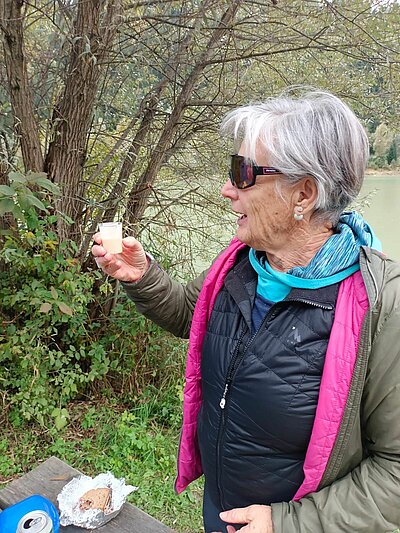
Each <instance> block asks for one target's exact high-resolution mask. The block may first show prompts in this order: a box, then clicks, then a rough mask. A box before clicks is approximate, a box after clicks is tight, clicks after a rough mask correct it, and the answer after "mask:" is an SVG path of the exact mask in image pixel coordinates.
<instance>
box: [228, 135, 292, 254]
mask: <svg viewBox="0 0 400 533" xmlns="http://www.w3.org/2000/svg"><path fill="white" fill-rule="evenodd" d="M263 152H265V151H263ZM239 155H243V156H245V157H246V156H247V154H246V149H245V146H244V145H242V146H241V148H240V150H239ZM255 162H256V164H257V165H259V166H268V165H269V162H268V160H267V158H266V156H265V155H262V153H259V154H256V161H255ZM278 180H279V181H280V193H279V192H278V190H277V188H276V182H277V181H278ZM221 194H222V196H223V197H224V198H226V199H228V200H230V201H231V205H232V210H233V211H234V212H235V213H238V214H239V215H240V216H239V218H238V221H237V230H236V236H237V238H238V239H239V240H240V241H241V242H243V243H245V244H247V245H248V246H250V247H251V248H254V249H255V250H262V251H265V252H269V253H277V252H279V251H281V250H284V249H286V248H287V245H288V242H289V241H290V240H291V239H292V238H293V233H294V232H295V230H296V221H295V220H294V217H293V214H294V207H295V205H296V201H297V200H298V196H299V195H298V187H296V186H288V185H286V184H285V182H284V181H283V176H282V175H280V174H278V175H276V176H262V175H260V176H257V179H256V183H255V184H254V185H253V186H252V187H249V188H247V189H237V188H236V187H235V186H234V185H232V184H231V182H230V180H227V182H226V183H225V184H224V186H223V187H222V190H221ZM297 224H298V223H297Z"/></svg>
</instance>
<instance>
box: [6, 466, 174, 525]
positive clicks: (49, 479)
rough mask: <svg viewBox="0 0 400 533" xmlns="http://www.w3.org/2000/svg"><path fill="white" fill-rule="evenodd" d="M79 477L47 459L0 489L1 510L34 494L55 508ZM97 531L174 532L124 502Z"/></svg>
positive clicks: (68, 468)
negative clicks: (46, 500) (62, 494)
mask: <svg viewBox="0 0 400 533" xmlns="http://www.w3.org/2000/svg"><path fill="white" fill-rule="evenodd" d="M78 474H80V472H79V471H78V470H76V469H75V468H72V467H71V466H70V465H68V464H67V463H65V462H64V461H61V460H60V459H58V458H57V457H50V458H49V459H47V461H45V462H44V463H42V464H41V465H39V466H38V467H36V468H34V469H33V470H31V472H28V473H27V474H25V475H24V476H22V477H21V478H19V479H15V480H14V481H12V482H11V483H10V484H9V485H7V487H5V488H4V489H2V490H0V508H2V509H5V508H6V507H9V506H10V505H13V504H14V503H17V502H19V501H20V500H23V499H24V498H27V497H28V496H32V495H33V494H41V495H42V496H44V497H45V498H48V499H49V500H50V501H51V502H53V503H54V504H55V505H56V506H57V508H58V504H57V495H58V494H59V493H60V492H61V489H62V488H63V486H64V485H66V484H67V483H68V482H69V481H70V480H71V479H72V478H73V477H75V476H76V475H78ZM83 531H87V530H85V529H82V528H80V527H76V526H67V527H61V528H60V532H62V533H82V532H83ZM100 531H101V533H117V532H118V533H128V532H129V533H174V532H173V530H172V529H170V528H169V527H167V526H165V525H164V524H162V523H161V522H159V521H158V520H156V519H155V518H153V517H152V516H150V515H148V514H147V513H145V512H143V511H141V510H140V509H138V508H137V507H135V506H134V505H132V504H130V503H125V504H124V506H123V507H122V509H121V512H120V513H119V514H118V516H116V517H115V518H113V520H111V521H110V522H108V524H106V525H104V526H103V527H102V528H101V529H100Z"/></svg>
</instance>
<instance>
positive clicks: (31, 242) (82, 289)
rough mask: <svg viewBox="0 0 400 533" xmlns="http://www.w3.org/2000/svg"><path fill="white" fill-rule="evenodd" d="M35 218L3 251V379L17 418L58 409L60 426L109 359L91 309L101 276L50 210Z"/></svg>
mask: <svg viewBox="0 0 400 533" xmlns="http://www.w3.org/2000/svg"><path fill="white" fill-rule="evenodd" d="M32 220H33V217H31V222H30V224H29V226H30V227H25V228H23V227H20V228H19V231H18V233H16V234H14V235H7V236H6V237H5V243H4V247H3V249H2V250H1V252H0V261H2V262H3V264H4V266H5V270H3V272H1V273H0V301H1V315H2V322H3V327H2V331H1V334H0V384H1V387H2V388H3V389H4V390H5V391H6V392H7V396H8V398H9V400H10V405H11V407H14V406H15V407H17V409H15V410H14V411H13V414H12V419H13V420H14V422H18V420H19V417H22V418H25V419H27V420H30V419H32V418H34V419H36V420H37V421H38V422H40V423H43V421H44V419H43V416H44V415H52V416H53V417H54V418H55V423H56V425H58V426H60V427H61V426H62V425H64V424H65V423H66V417H67V414H66V412H65V411H62V409H61V407H62V406H64V405H65V404H66V403H67V402H68V401H69V400H70V399H72V398H74V397H75V396H76V394H77V393H78V392H80V391H82V390H83V388H84V386H85V384H87V383H89V382H93V381H94V380H95V379H97V378H99V377H100V376H103V375H104V374H106V373H107V371H108V370H109V359H108V358H107V356H106V354H105V352H104V348H103V347H102V345H101V344H100V343H99V342H98V341H97V340H96V338H95V334H94V325H93V324H91V323H90V320H89V316H88V308H89V305H90V303H91V302H92V300H93V295H92V286H93V283H94V281H95V277H94V276H93V274H89V273H83V272H81V271H80V265H79V263H78V262H77V261H76V260H75V259H74V258H73V256H72V253H71V250H69V249H68V247H67V246H65V245H63V244H59V243H58V242H57V237H56V234H55V232H54V231H53V229H52V224H53V223H54V222H55V221H54V218H53V217H52V216H48V217H45V218H44V219H41V220H39V219H38V218H37V219H36V221H35V223H32ZM33 225H34V226H36V227H32V226H33Z"/></svg>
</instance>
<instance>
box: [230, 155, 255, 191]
mask: <svg viewBox="0 0 400 533" xmlns="http://www.w3.org/2000/svg"><path fill="white" fill-rule="evenodd" d="M230 178H231V182H232V184H233V185H236V187H237V188H238V189H245V188H246V187H250V186H251V185H254V177H253V167H252V166H251V164H249V163H247V162H246V160H245V159H244V157H241V156H232V161H231V172H230Z"/></svg>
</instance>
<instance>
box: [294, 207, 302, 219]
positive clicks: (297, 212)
mask: <svg viewBox="0 0 400 533" xmlns="http://www.w3.org/2000/svg"><path fill="white" fill-rule="evenodd" d="M302 211H303V208H302V207H301V205H296V207H295V208H294V214H293V217H294V219H295V220H298V221H300V220H303V218H304V215H302V214H301V213H302Z"/></svg>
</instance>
